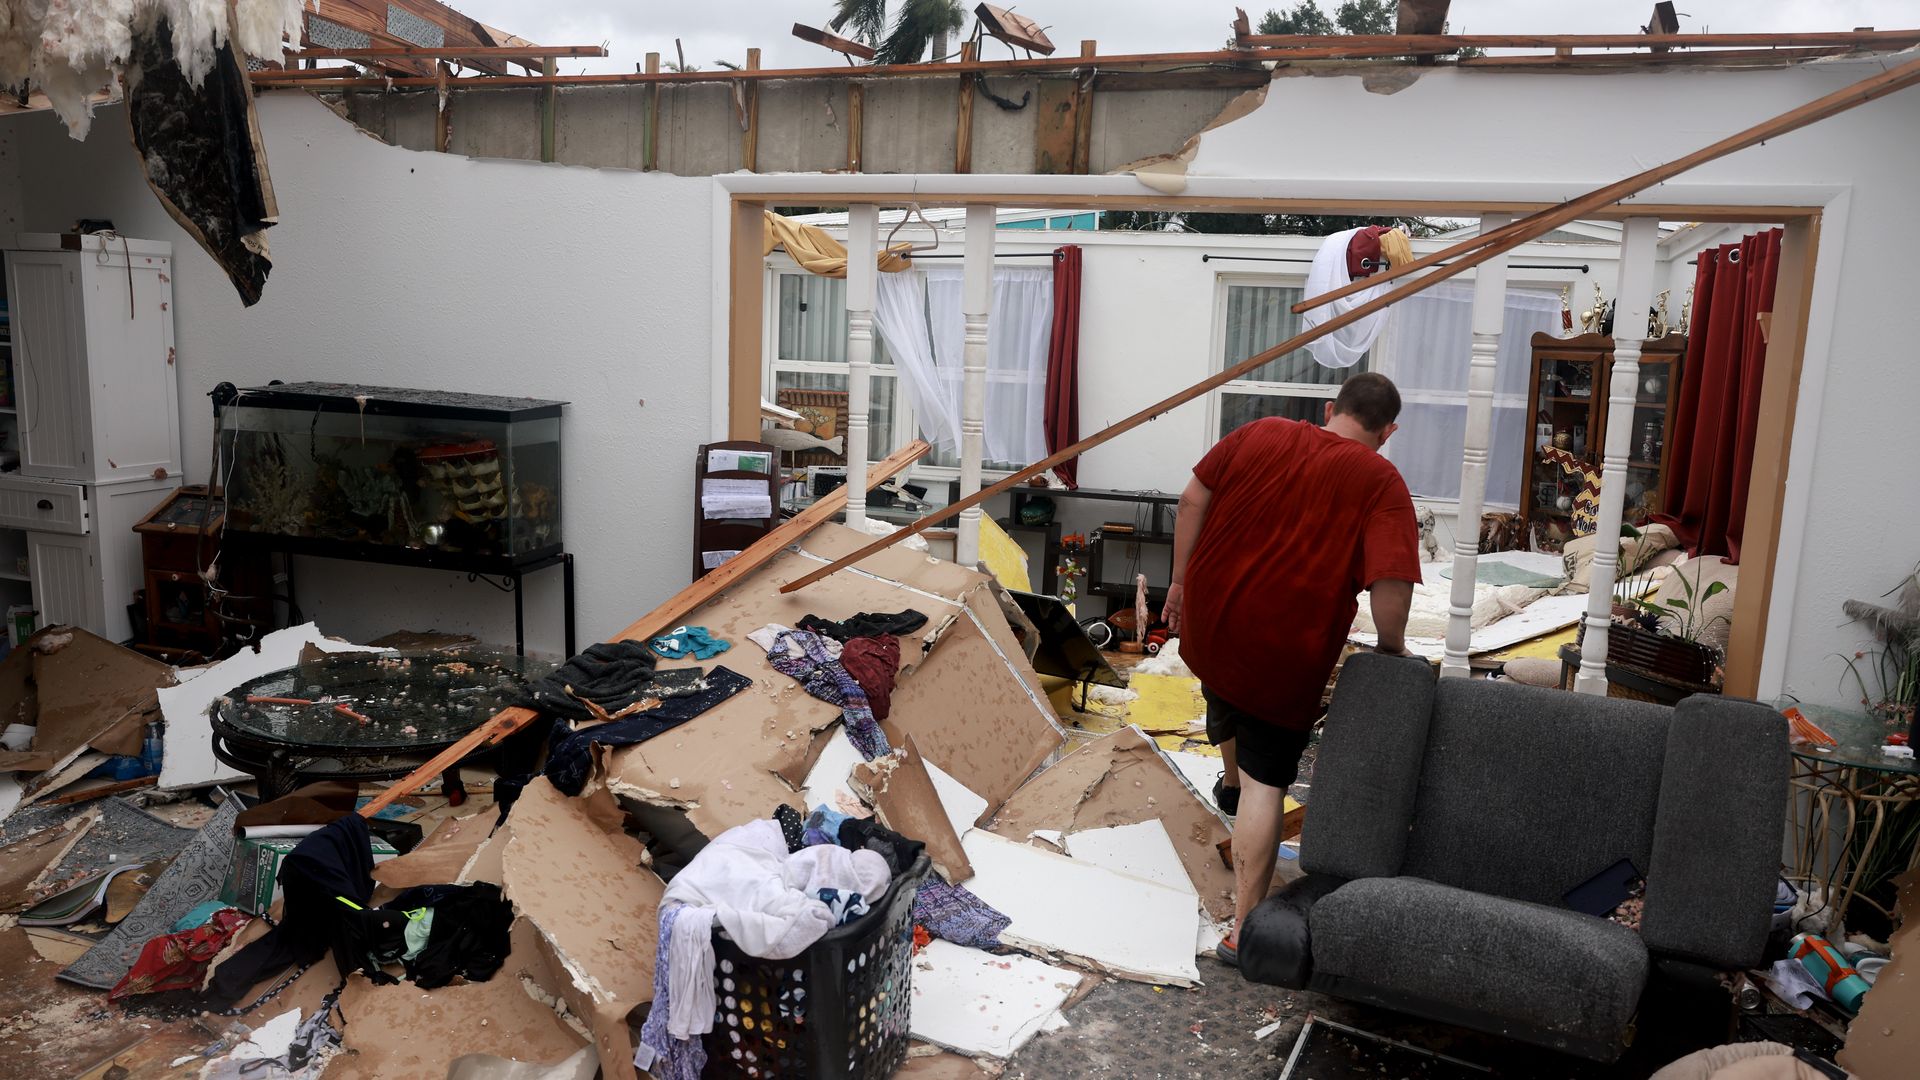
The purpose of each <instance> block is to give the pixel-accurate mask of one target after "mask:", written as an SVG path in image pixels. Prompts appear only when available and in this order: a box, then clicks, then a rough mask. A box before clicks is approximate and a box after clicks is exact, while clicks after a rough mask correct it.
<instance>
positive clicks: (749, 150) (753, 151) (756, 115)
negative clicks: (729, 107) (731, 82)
mask: <svg viewBox="0 0 1920 1080" xmlns="http://www.w3.org/2000/svg"><path fill="white" fill-rule="evenodd" d="M746 70H748V71H759V70H760V50H759V49H748V50H747V67H746ZM741 92H742V94H743V95H744V96H745V104H746V114H747V121H746V130H745V131H742V132H741V133H740V167H741V168H743V169H745V170H747V171H748V172H759V171H760V170H759V168H758V167H757V166H758V165H759V163H760V84H759V83H757V82H749V83H747V84H746V86H745V87H744V88H743V89H742V91H741Z"/></svg>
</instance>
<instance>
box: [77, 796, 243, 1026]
mask: <svg viewBox="0 0 1920 1080" xmlns="http://www.w3.org/2000/svg"><path fill="white" fill-rule="evenodd" d="M239 816H240V801H239V800H238V799H228V800H227V801H226V802H225V803H224V804H222V805H221V807H220V809H219V810H217V811H215V812H214V815H213V817H212V819H211V820H209V821H208V822H207V823H206V825H204V826H202V827H201V829H200V831H199V832H198V833H197V834H195V835H194V838H193V839H192V840H191V841H190V842H188V844H187V846H186V848H185V849H184V850H182V851H181V852H180V854H179V856H178V857H177V858H175V859H174V860H173V865H172V866H170V867H168V868H167V872H166V873H164V874H162V875H160V880H159V881H156V882H154V883H153V888H151V889H149V890H148V891H147V895H146V897H145V898H143V899H142V900H141V901H140V903H139V905H138V906H136V907H135V908H134V909H133V910H132V911H131V912H129V913H128V914H127V917H126V918H125V919H123V920H121V922H120V924H119V925H118V926H116V927H114V928H113V932H112V933H109V934H108V935H107V936H106V937H105V938H103V939H101V941H100V944H98V945H95V946H94V947H93V948H91V949H89V950H87V952H86V955H84V956H82V957H80V959H78V960H76V961H74V962H73V964H72V966H70V967H68V968H67V969H66V970H65V971H62V972H61V973H60V976H59V977H60V978H62V979H65V980H66V981H68V982H71V983H79V984H80V985H81V986H91V987H93V988H94V989H96V990H111V989H113V986H114V984H115V983H118V982H119V981H120V979H121V978H122V977H123V976H125V975H126V973H127V972H128V970H130V969H131V968H132V967H133V963H134V961H135V960H138V959H139V958H140V950H141V948H143V947H144V946H145V945H146V943H147V941H148V940H149V939H150V938H154V937H157V936H159V935H161V934H165V933H170V932H171V931H172V930H173V924H174V923H175V922H178V921H179V919H180V916H182V915H185V914H186V913H187V912H188V911H190V910H192V909H193V908H194V907H195V906H197V905H198V904H200V903H201V902H202V901H204V900H217V899H219V897H220V886H221V885H222V884H224V883H225V881H226V877H227V864H228V863H229V861H230V860H231V857H232V854H233V820H234V818H236V817H239Z"/></svg>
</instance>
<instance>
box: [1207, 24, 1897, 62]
mask: <svg viewBox="0 0 1920 1080" xmlns="http://www.w3.org/2000/svg"><path fill="white" fill-rule="evenodd" d="M1238 40H1239V42H1240V44H1241V45H1243V46H1247V47H1251V48H1258V49H1278V50H1292V49H1307V50H1313V51H1316V52H1317V51H1319V50H1320V49H1323V48H1325V47H1326V45H1327V38H1326V37H1324V36H1321V35H1317V34H1248V35H1246V36H1244V37H1239V38H1238ZM1338 41H1339V42H1340V47H1341V48H1346V49H1359V50H1372V51H1373V52H1374V53H1375V54H1376V55H1382V56H1397V55H1411V54H1413V53H1419V52H1430V53H1431V52H1442V53H1444V52H1456V51H1458V50H1460V49H1557V48H1562V47H1565V48H1570V49H1641V48H1648V47H1652V46H1660V45H1665V46H1669V47H1671V48H1676V49H1709V48H1755V49H1765V48H1774V47H1781V48H1790V47H1793V46H1804V45H1844V46H1847V47H1849V48H1863V47H1867V46H1895V47H1897V46H1902V45H1911V44H1914V43H1916V42H1920V30H1865V31H1862V30H1852V31H1839V32H1833V33H1816V34H1342V35H1340V36H1339V38H1338Z"/></svg>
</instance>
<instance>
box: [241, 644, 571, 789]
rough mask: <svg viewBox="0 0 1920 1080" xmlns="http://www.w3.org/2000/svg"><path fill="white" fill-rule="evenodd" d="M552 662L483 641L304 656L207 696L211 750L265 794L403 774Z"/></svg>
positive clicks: (521, 691) (521, 692)
mask: <svg viewBox="0 0 1920 1080" xmlns="http://www.w3.org/2000/svg"><path fill="white" fill-rule="evenodd" d="M552 669H553V665H552V664H550V663H548V662H546V661H542V660H533V659H529V658H527V657H523V656H518V655H515V654H514V653H511V652H506V651H503V650H498V649H493V648H489V647H486V646H459V647H456V648H454V649H447V650H436V651H433V652H414V653H375V652H341V653H325V654H321V655H318V656H309V657H307V658H304V659H303V660H302V662H301V663H299V664H298V665H296V666H294V667H290V668H285V669H282V670H280V671H276V672H272V673H270V674H267V675H262V676H260V677H258V678H255V679H251V680H248V681H247V682H245V683H242V684H241V685H240V686H238V687H235V688H234V690H233V691H232V692H231V693H229V694H227V695H225V696H224V697H222V698H220V699H217V700H216V701H215V703H214V709H213V711H212V714H211V720H212V724H213V731H214V753H215V754H216V755H217V756H218V757H219V758H220V760H222V761H224V762H226V763H227V764H229V765H231V766H233V767H234V768H237V769H240V770H242V771H245V772H248V773H251V774H253V775H254V776H255V777H256V778H258V779H259V781H260V786H261V794H262V796H263V797H266V798H273V797H276V796H277V795H279V794H285V792H286V791H290V790H292V788H293V787H296V786H298V785H299V784H300V783H303V782H307V781H311V780H323V779H340V780H373V779H383V778H388V777H395V776H404V775H406V774H407V773H410V772H412V771H413V770H414V769H415V768H417V767H418V766H419V765H420V764H421V763H423V762H425V761H426V760H427V759H429V758H431V757H432V756H433V755H435V754H437V753H439V752H440V751H441V750H444V749H446V748H447V747H449V746H451V745H453V744H454V743H456V742H458V741H459V740H460V739H461V738H462V737H463V736H465V735H466V734H467V733H468V732H470V731H472V730H473V729H474V728H477V727H479V726H480V725H481V724H483V723H485V722H486V721H487V720H488V719H489V718H491V717H492V716H493V715H494V714H495V713H496V712H499V711H500V710H501V709H503V708H505V707H506V706H508V705H511V704H515V703H517V702H519V701H520V700H521V699H522V698H523V697H524V696H525V694H526V691H527V687H528V684H529V683H530V682H532V681H533V680H535V679H538V678H540V677H541V676H543V675H545V674H546V673H547V672H549V671H551V670H552ZM451 771H452V770H449V772H451Z"/></svg>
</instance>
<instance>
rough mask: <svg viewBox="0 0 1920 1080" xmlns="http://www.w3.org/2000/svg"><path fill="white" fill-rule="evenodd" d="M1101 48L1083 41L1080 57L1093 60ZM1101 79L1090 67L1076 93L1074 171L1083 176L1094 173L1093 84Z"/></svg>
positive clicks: (1074, 103)
mask: <svg viewBox="0 0 1920 1080" xmlns="http://www.w3.org/2000/svg"><path fill="white" fill-rule="evenodd" d="M1099 48H1100V43H1099V42H1097V41H1082V42H1081V43H1080V55H1081V56H1082V57H1083V58H1085V59H1088V60H1091V59H1092V58H1093V55H1094V53H1095V52H1096V51H1098V50H1099ZM1099 77H1100V72H1099V69H1098V68H1093V67H1090V68H1089V69H1088V70H1087V71H1086V73H1084V74H1082V75H1080V76H1079V79H1078V82H1079V85H1078V86H1077V87H1076V88H1075V91H1074V102H1073V171H1074V172H1075V173H1076V174H1078V175H1082V176H1084V175H1086V174H1087V173H1090V172H1092V171H1093V165H1092V159H1093V84H1094V80H1096V79H1098V78H1099Z"/></svg>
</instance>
